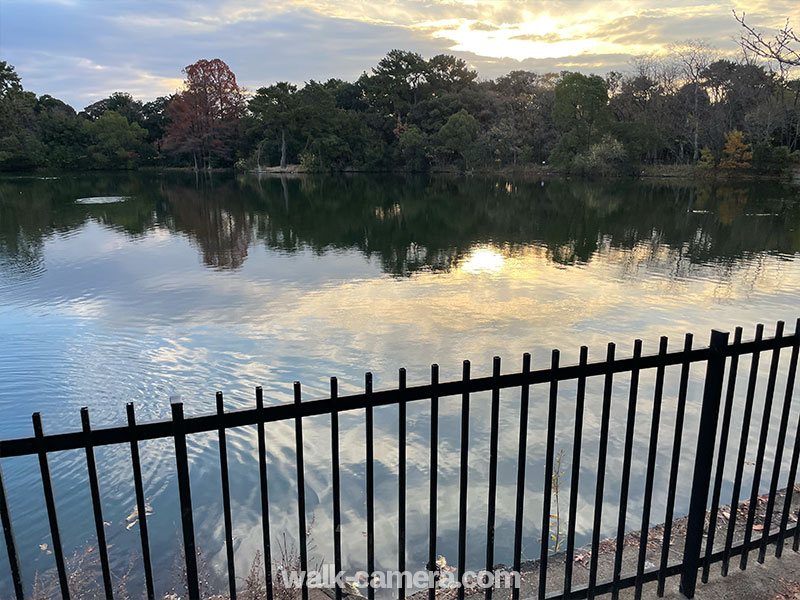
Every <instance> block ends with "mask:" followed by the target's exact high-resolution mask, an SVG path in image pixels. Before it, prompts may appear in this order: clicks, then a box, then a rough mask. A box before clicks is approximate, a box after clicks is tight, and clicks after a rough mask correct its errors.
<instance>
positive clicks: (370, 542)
mask: <svg viewBox="0 0 800 600" xmlns="http://www.w3.org/2000/svg"><path fill="white" fill-rule="evenodd" d="M364 392H365V393H366V395H367V408H366V428H367V435H366V445H367V573H368V574H369V580H368V582H367V598H368V599H369V600H374V598H375V587H374V586H373V579H372V578H373V576H374V573H375V439H374V436H375V432H374V429H375V426H374V408H373V406H372V373H366V374H365V375H364Z"/></svg>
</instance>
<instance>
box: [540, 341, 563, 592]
mask: <svg viewBox="0 0 800 600" xmlns="http://www.w3.org/2000/svg"><path fill="white" fill-rule="evenodd" d="M559 359H560V354H559V351H558V350H553V353H552V355H551V357H550V397H549V400H548V408H547V445H546V451H545V461H544V477H543V478H542V480H543V481H542V486H543V489H542V544H541V549H540V550H541V552H540V555H539V600H544V597H545V596H546V594H547V569H548V559H549V557H550V507H551V503H552V498H553V460H554V459H553V456H554V454H555V444H556V411H557V402H558V363H559Z"/></svg>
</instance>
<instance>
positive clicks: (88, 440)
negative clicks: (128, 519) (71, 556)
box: [81, 406, 114, 600]
mask: <svg viewBox="0 0 800 600" xmlns="http://www.w3.org/2000/svg"><path fill="white" fill-rule="evenodd" d="M81 425H82V426H83V437H84V443H85V445H86V469H87V472H88V475H89V490H90V492H91V495H92V511H93V513H94V528H95V530H96V532H97V552H98V554H99V555H100V572H101V573H102V575H103V591H104V592H105V595H106V598H107V599H108V600H113V598H114V590H113V588H112V586H111V568H110V567H109V565H108V543H107V542H106V532H105V527H106V526H105V519H103V504H102V501H101V499H100V484H99V483H98V481H97V462H96V461H95V457H94V444H93V443H92V424H91V421H90V420H89V409H88V408H87V407H85V406H84V407H83V408H81Z"/></svg>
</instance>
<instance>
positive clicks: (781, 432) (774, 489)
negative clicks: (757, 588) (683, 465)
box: [758, 327, 798, 563]
mask: <svg viewBox="0 0 800 600" xmlns="http://www.w3.org/2000/svg"><path fill="white" fill-rule="evenodd" d="M776 337H777V336H776ZM794 338H795V343H794V346H793V347H792V356H791V358H790V361H789V373H788V374H787V376H786V391H785V393H784V396H783V411H782V412H781V423H780V427H779V429H778V440H777V445H776V447H775V459H774V460H773V463H772V480H771V482H770V486H769V497H768V500H767V511H766V514H765V516H764V529H762V530H761V547H760V548H759V551H758V562H759V563H763V562H764V557H765V556H766V554H767V545H768V542H769V533H770V531H771V530H772V515H773V512H774V510H775V496H776V494H777V493H778V479H780V476H781V462H783V447H784V445H785V444H786V430H787V429H788V427H789V412H790V411H791V409H792V388H793V387H794V379H795V374H796V373H797V353H798V348H797V340H798V337H797V328H796V327H795V333H794ZM789 493H790V492H789V489H788V488H787V490H786V495H787V496H788V495H789ZM775 544H776V546H777V545H783V538H782V537H779V538H778V541H777V542H775Z"/></svg>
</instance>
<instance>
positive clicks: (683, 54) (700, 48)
mask: <svg viewBox="0 0 800 600" xmlns="http://www.w3.org/2000/svg"><path fill="white" fill-rule="evenodd" d="M670 51H671V53H672V54H673V55H675V57H676V59H677V61H678V65H679V66H680V69H681V73H682V74H683V78H684V80H685V81H687V82H688V83H689V84H691V86H692V100H693V108H692V120H693V122H694V143H693V144H692V146H693V156H692V159H693V160H694V161H695V162H697V159H698V158H699V156H700V145H699V143H700V142H699V137H700V114H699V110H698V109H699V106H700V93H701V83H702V81H703V77H704V75H705V72H706V69H708V66H709V65H710V64H711V63H712V62H713V60H714V56H715V54H716V52H715V50H714V49H713V48H712V47H711V46H709V45H708V44H707V43H705V42H704V41H702V40H686V41H685V42H681V43H679V44H673V45H672V46H671V47H670Z"/></svg>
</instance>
